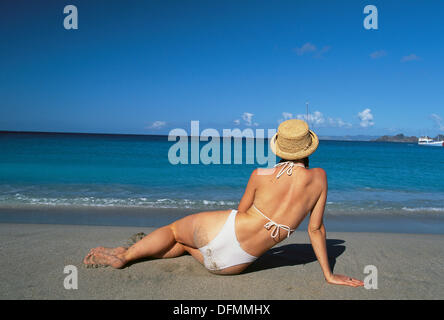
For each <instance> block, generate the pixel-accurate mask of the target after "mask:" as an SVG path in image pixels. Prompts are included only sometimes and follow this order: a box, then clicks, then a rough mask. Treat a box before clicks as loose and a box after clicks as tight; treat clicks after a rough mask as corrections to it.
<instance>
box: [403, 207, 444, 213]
mask: <svg viewBox="0 0 444 320" xmlns="http://www.w3.org/2000/svg"><path fill="white" fill-rule="evenodd" d="M402 210H404V211H409V212H444V208H435V207H418V208H408V207H403V208H402Z"/></svg>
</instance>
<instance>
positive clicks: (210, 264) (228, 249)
mask: <svg viewBox="0 0 444 320" xmlns="http://www.w3.org/2000/svg"><path fill="white" fill-rule="evenodd" d="M236 214H237V210H232V211H231V213H230V215H229V216H228V218H227V221H226V222H225V224H224V226H223V227H222V230H221V231H220V232H219V233H218V234H217V236H216V237H215V238H214V239H213V240H211V241H210V243H208V244H207V245H206V246H203V247H201V248H199V251H200V252H201V253H202V255H203V257H204V265H205V268H207V269H208V270H212V271H214V270H222V269H225V268H228V267H232V266H235V265H238V264H243V263H248V262H253V261H254V260H256V259H257V258H258V257H255V256H252V255H251V254H248V253H247V252H245V251H244V250H243V249H242V248H241V246H240V244H239V241H237V237H236V232H235V229H234V227H235V226H234V222H235V219H236Z"/></svg>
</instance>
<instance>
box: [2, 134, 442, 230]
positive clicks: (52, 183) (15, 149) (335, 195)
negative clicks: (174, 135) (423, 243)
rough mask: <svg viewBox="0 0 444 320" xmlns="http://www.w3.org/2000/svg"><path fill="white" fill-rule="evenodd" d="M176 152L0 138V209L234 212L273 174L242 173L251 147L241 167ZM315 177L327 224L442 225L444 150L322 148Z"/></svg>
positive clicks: (326, 144)
mask: <svg viewBox="0 0 444 320" xmlns="http://www.w3.org/2000/svg"><path fill="white" fill-rule="evenodd" d="M174 143H175V142H174V141H168V139H167V136H148V135H140V136H139V135H100V134H56V133H8V132H2V133H0V208H15V209H17V208H25V207H26V208H28V209H29V208H38V209H39V210H41V209H42V208H66V207H69V208H91V207H101V208H108V207H109V208H111V207H112V208H122V210H124V209H125V208H140V209H143V208H170V209H173V208H180V209H184V208H189V209H195V210H196V211H202V210H216V209H226V208H236V207H237V204H238V201H239V200H240V198H241V197H242V194H243V190H244V188H245V186H246V183H247V182H248V178H249V176H250V173H251V171H252V170H253V169H254V168H256V167H266V166H267V165H259V164H257V163H256V164H246V163H245V162H246V160H245V140H244V144H243V153H244V158H243V161H242V164H233V161H232V164H207V165H206V164H202V163H199V164H176V165H173V164H171V163H170V162H169V160H168V151H169V149H170V147H171V146H172V145H173V144H174ZM205 144H207V142H200V148H202V147H203V146H204V145H205ZM190 145H191V144H190ZM265 145H266V146H268V143H267V141H266V142H265ZM267 149H268V148H267ZM221 150H222V147H221ZM190 151H191V148H190ZM268 152H269V150H265V154H267V153H268ZM232 157H234V152H232ZM221 161H222V158H221ZM310 167H322V168H324V169H325V170H326V172H327V176H328V182H329V193H328V203H327V208H326V215H327V216H339V217H344V216H350V217H359V216H364V215H365V216H370V217H371V216H372V215H373V216H378V217H379V216H386V217H387V219H388V220H389V219H393V218H395V217H413V216H415V217H424V218H430V217H434V218H438V219H440V218H441V217H444V173H443V168H444V148H438V147H423V146H418V145H416V144H409V143H406V144H404V143H388V142H386V143H382V142H350V141H323V140H321V141H320V145H319V148H318V150H317V151H316V152H315V153H314V154H313V155H312V156H311V157H310ZM1 219H2V216H1V215H0V222H1ZM10 220H11V219H10V217H9V218H8V221H10ZM388 220H387V221H388ZM443 232H444V230H443Z"/></svg>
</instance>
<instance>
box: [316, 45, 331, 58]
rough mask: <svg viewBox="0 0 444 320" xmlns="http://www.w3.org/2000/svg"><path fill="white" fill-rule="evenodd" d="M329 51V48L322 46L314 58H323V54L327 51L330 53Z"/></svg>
mask: <svg viewBox="0 0 444 320" xmlns="http://www.w3.org/2000/svg"><path fill="white" fill-rule="evenodd" d="M330 49H331V47H330V46H324V47H322V49H321V50H318V51H317V53H316V55H315V58H323V54H324V53H326V52H328V51H330Z"/></svg>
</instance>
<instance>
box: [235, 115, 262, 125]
mask: <svg viewBox="0 0 444 320" xmlns="http://www.w3.org/2000/svg"><path fill="white" fill-rule="evenodd" d="M253 116H254V114H253V113H249V112H244V113H243V114H242V115H241V118H242V120H243V125H244V126H247V127H251V126H254V127H257V126H258V125H259V123H257V122H253ZM233 123H234V125H236V126H238V125H240V124H241V121H240V119H235V120H233Z"/></svg>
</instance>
